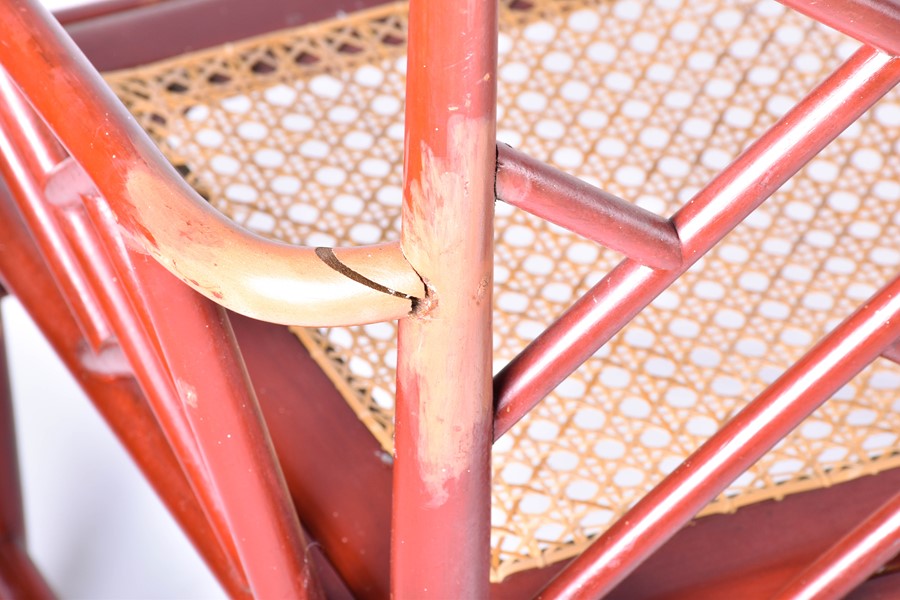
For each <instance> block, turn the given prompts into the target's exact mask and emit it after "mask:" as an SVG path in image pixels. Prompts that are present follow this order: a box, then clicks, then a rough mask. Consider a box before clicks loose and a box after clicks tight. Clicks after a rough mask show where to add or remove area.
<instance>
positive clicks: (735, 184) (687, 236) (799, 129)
mask: <svg viewBox="0 0 900 600" xmlns="http://www.w3.org/2000/svg"><path fill="white" fill-rule="evenodd" d="M898 81H900V59H894V58H891V57H889V56H887V55H885V54H883V53H881V52H878V51H876V50H873V49H871V48H866V47H863V48H861V49H860V50H858V51H857V52H856V54H854V55H853V56H852V57H851V58H850V59H849V60H848V61H847V62H846V63H845V64H844V65H843V66H842V67H840V68H839V69H838V70H837V71H836V72H835V73H834V74H833V75H832V76H831V77H829V78H828V79H827V80H826V81H825V82H823V83H822V84H821V85H820V86H819V87H817V88H816V89H815V90H813V91H812V92H811V93H810V94H809V95H808V96H806V98H804V99H803V100H802V101H801V102H800V103H799V104H798V105H797V106H796V107H795V108H794V109H793V110H791V111H790V112H788V113H787V114H786V115H785V116H784V117H782V118H781V119H780V120H779V121H778V122H777V123H776V124H775V125H774V126H773V127H772V128H771V129H769V131H767V132H766V133H765V134H764V135H763V136H762V137H760V138H759V140H757V141H756V142H755V143H754V144H753V145H751V146H750V147H749V148H747V150H745V151H744V152H743V154H741V155H740V156H739V157H738V158H737V159H736V160H735V161H734V162H733V163H731V164H730V165H729V166H728V167H726V168H725V169H724V170H723V171H722V172H721V173H720V174H719V175H718V176H717V177H715V178H714V179H713V180H712V181H711V182H710V183H709V184H708V185H707V186H706V187H704V188H703V189H702V190H701V191H700V192H698V193H697V195H696V196H694V198H692V199H691V200H690V201H689V202H688V203H687V204H686V205H685V206H684V207H683V208H682V209H681V210H679V211H678V212H677V213H676V214H675V215H674V216H673V217H672V222H673V223H674V225H675V228H676V230H677V231H678V236H679V238H680V239H681V244H682V250H683V255H684V263H683V264H682V266H681V267H680V268H678V269H674V270H671V271H659V270H653V269H650V268H648V267H645V266H643V265H641V264H640V263H638V262H637V261H635V260H632V259H625V260H624V261H622V262H621V263H619V265H618V266H617V267H616V268H615V269H613V270H612V271H610V272H609V274H607V275H606V277H604V278H603V279H602V280H600V282H598V283H597V284H596V285H595V286H594V287H593V288H591V289H590V290H589V291H588V292H587V293H586V294H585V295H584V296H582V297H581V298H580V299H578V301H576V302H575V304H573V305H572V306H571V307H570V308H569V309H568V310H567V311H566V312H565V313H564V314H563V315H562V316H561V317H560V318H559V319H558V320H557V321H556V322H555V323H553V324H552V325H551V326H550V327H548V328H547V329H546V330H545V331H544V332H543V333H542V334H541V335H540V336H538V337H537V338H536V339H535V340H534V341H533V342H532V343H531V344H529V345H528V346H527V347H526V348H525V349H524V350H523V351H522V352H521V353H520V354H519V355H518V356H517V357H516V358H515V359H513V360H512V361H511V362H510V363H509V364H508V365H507V366H506V367H504V368H503V370H501V371H500V372H499V373H498V374H497V375H496V377H495V378H494V401H495V403H496V407H497V409H496V410H497V415H496V422H495V424H494V436H495V437H499V436H500V435H502V434H503V433H504V432H506V431H507V430H508V429H509V428H510V427H511V426H512V425H513V424H515V423H516V422H518V421H519V419H521V418H522V417H523V416H524V415H525V414H526V413H527V412H528V411H529V410H531V408H532V407H533V406H534V405H536V404H537V403H538V402H540V401H541V400H542V399H543V398H544V396H546V395H547V394H548V393H549V392H550V391H551V390H552V389H554V388H555V387H556V386H557V385H559V384H560V383H561V382H562V381H563V380H564V379H565V378H566V377H568V376H569V375H570V374H571V373H572V372H573V371H574V370H575V369H577V368H578V367H579V366H580V365H581V363H583V362H584V361H585V360H587V358H588V357H590V356H592V355H593V354H594V353H595V352H596V351H597V350H598V349H599V348H600V347H601V346H602V345H603V344H605V343H606V342H607V341H608V340H609V339H610V338H611V337H612V336H613V335H615V334H616V333H617V332H618V331H619V330H620V329H622V327H624V326H625V324H626V323H628V322H629V321H630V320H631V319H632V318H633V317H634V316H635V315H636V314H637V313H638V312H639V311H640V310H642V309H643V308H644V307H645V306H647V305H648V304H649V303H650V302H652V301H653V299H654V298H656V296H657V295H659V294H660V293H661V292H662V291H663V290H665V289H666V288H667V287H668V286H669V285H670V284H671V283H672V282H673V281H675V279H677V278H678V276H679V275H681V273H683V272H684V271H686V270H687V269H688V268H690V266H691V265H693V264H694V263H695V262H696V261H697V260H699V259H700V257H702V256H703V254H704V253H706V252H707V251H708V250H709V249H710V248H712V247H713V246H714V245H715V244H716V243H717V242H718V241H719V240H721V239H722V237H724V236H725V234H726V233H728V232H729V231H731V229H733V228H734V227H735V226H736V225H737V224H738V223H740V222H741V221H742V220H743V219H744V218H745V217H746V216H747V215H749V214H750V213H751V212H752V211H753V209H755V208H756V207H757V206H759V205H760V204H761V203H762V202H763V201H764V200H765V199H766V198H768V197H769V195H771V194H772V193H773V192H774V191H775V190H776V189H778V188H779V187H780V186H781V184H783V183H784V182H785V181H787V179H788V178H790V177H791V176H792V175H793V174H794V173H796V172H797V171H798V170H799V169H800V167H802V166H803V165H804V164H806V162H807V161H809V160H810V159H811V158H812V157H813V156H815V154H816V153H817V152H818V151H819V150H820V149H822V148H823V147H824V146H825V145H826V144H828V143H829V142H830V141H831V140H832V139H834V138H835V137H836V136H837V135H838V134H839V133H840V132H841V131H843V130H844V129H845V128H846V127H847V126H848V125H850V124H851V123H852V122H853V121H855V120H856V118H857V117H859V115H861V114H862V113H863V112H864V111H865V110H866V109H867V108H868V107H869V106H871V105H872V104H874V103H875V101H877V100H878V99H879V98H880V97H881V96H883V95H884V94H885V93H887V91H888V90H890V89H891V88H892V87H893V86H894V85H896V84H897V82H898Z"/></svg>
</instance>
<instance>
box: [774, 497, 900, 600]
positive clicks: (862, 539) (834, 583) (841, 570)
mask: <svg viewBox="0 0 900 600" xmlns="http://www.w3.org/2000/svg"><path fill="white" fill-rule="evenodd" d="M898 553H900V493H898V494H896V495H895V496H894V497H893V498H891V499H890V500H888V501H887V502H886V503H885V504H884V505H883V506H881V507H880V508H879V509H878V510H877V511H875V512H874V513H873V514H872V516H871V517H869V518H868V519H866V520H865V521H863V522H862V523H860V525H859V526H858V527H857V528H855V529H854V530H853V531H851V532H850V533H848V534H847V535H846V536H845V537H844V538H842V539H841V540H840V541H839V542H838V543H837V544H835V545H834V546H833V547H832V548H830V549H829V550H828V551H827V552H826V553H825V554H823V555H822V556H821V557H820V558H819V560H817V561H816V562H815V563H813V564H811V565H810V566H809V568H807V569H806V570H805V571H804V572H803V573H801V574H800V575H798V576H797V577H796V578H795V579H794V580H793V581H791V582H790V583H789V584H788V585H786V586H785V587H784V588H783V589H782V590H780V591H779V592H778V594H777V595H775V596H774V597H773V600H815V599H816V598H841V597H844V596H846V595H847V594H848V593H849V592H851V591H853V589H854V588H856V586H858V585H859V584H861V583H862V582H863V581H865V579H866V578H867V576H868V575H869V574H870V573H872V572H874V571H876V570H877V569H878V568H880V567H881V566H882V565H884V564H885V563H886V562H888V561H889V560H890V559H892V558H894V557H895V556H897V554H898Z"/></svg>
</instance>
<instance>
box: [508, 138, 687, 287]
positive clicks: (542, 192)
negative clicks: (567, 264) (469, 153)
mask: <svg viewBox="0 0 900 600" xmlns="http://www.w3.org/2000/svg"><path fill="white" fill-rule="evenodd" d="M495 185H496V192H497V199H499V200H503V201H504V202H507V203H509V204H512V205H513V206H517V207H519V208H521V209H523V210H525V211H528V212H530V213H532V214H534V215H536V216H538V217H541V218H543V219H546V220H548V221H550V222H552V223H556V224H557V225H559V226H561V227H565V228H566V229H568V230H569V231H573V232H575V233H577V234H579V235H583V236H584V237H586V238H588V239H591V240H593V241H595V242H597V243H598V244H601V245H603V246H606V247H607V248H612V249H613V250H618V251H619V252H622V253H623V254H625V256H627V257H629V258H631V259H633V260H635V261H637V262H638V263H640V264H642V265H646V266H648V267H653V268H657V269H667V270H668V269H675V268H677V267H679V266H680V265H681V261H682V257H681V241H680V240H679V239H678V232H677V231H675V227H674V226H673V225H672V223H671V222H670V221H669V220H668V219H664V218H663V217H660V216H659V215H657V214H654V213H652V212H650V211H648V210H645V209H643V208H640V207H639V206H637V205H636V204H631V203H630V202H626V201H625V200H622V199H621V198H618V197H616V196H614V195H612V194H610V193H609V192H604V191H603V190H600V189H597V188H595V187H594V186H592V185H590V184H588V183H586V182H584V181H582V180H581V179H578V178H577V177H575V176H573V175H569V174H568V173H565V172H563V171H560V170H559V169H555V168H553V167H551V166H549V165H547V164H546V163H543V162H541V161H539V160H536V159H534V158H532V157H530V156H528V155H527V154H524V153H522V152H519V151H518V150H515V149H514V148H511V147H510V146H507V145H506V144H497V178H496V184H495Z"/></svg>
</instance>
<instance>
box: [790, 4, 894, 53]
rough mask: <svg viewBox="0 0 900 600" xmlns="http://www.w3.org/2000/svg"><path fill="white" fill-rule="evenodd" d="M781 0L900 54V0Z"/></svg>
mask: <svg viewBox="0 0 900 600" xmlns="http://www.w3.org/2000/svg"><path fill="white" fill-rule="evenodd" d="M778 1H779V2H781V3H782V4H784V5H785V6H790V7H791V8H793V9H794V10H796V11H798V12H801V13H803V14H804V15H806V16H808V17H812V18H813V19H815V20H816V21H819V22H820V23H823V24H825V25H828V26H829V27H833V28H834V29H837V30H838V31H840V32H841V33H845V34H847V35H849V36H850V37H853V38H856V39H858V40H859V41H861V42H862V43H864V44H868V45H869V46H872V47H874V48H878V49H880V50H883V51H884V52H887V53H888V54H893V55H894V56H897V55H900V34H898V33H897V32H900V1H898V0H840V1H839V2H821V1H820V0H778Z"/></svg>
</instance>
